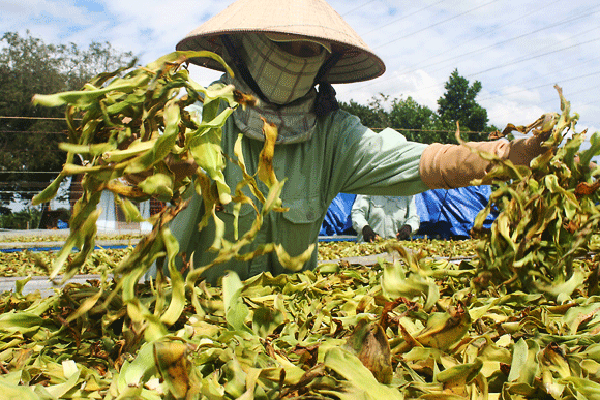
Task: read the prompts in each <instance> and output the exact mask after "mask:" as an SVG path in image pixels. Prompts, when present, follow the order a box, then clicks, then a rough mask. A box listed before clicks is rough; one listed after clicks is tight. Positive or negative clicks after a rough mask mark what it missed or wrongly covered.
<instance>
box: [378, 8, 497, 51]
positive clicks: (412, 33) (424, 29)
mask: <svg viewBox="0 0 600 400" xmlns="http://www.w3.org/2000/svg"><path fill="white" fill-rule="evenodd" d="M497 1H499V0H492V1H489V2H487V3H485V4H482V5H479V6H477V7H473V8H470V9H468V10H467V11H463V12H461V13H458V14H456V15H454V16H452V17H450V18H448V19H445V20H443V21H439V22H436V23H435V24H432V25H429V26H426V27H425V28H422V29H419V30H417V31H414V32H411V33H408V34H406V35H404V36H400V37H399V38H395V39H392V40H389V41H387V42H385V43H383V44H381V45H379V46H377V47H375V50H377V49H380V48H382V47H384V46H387V45H388V44H391V43H394V42H397V41H398V40H402V39H406V38H407V37H410V36H412V35H416V34H417V33H421V32H423V31H426V30H428V29H431V28H434V27H436V26H438V25H442V24H445V23H446V22H449V21H452V20H455V19H457V18H459V17H461V16H463V15H465V14H468V13H470V12H472V11H475V10H478V9H480V8H483V7H486V6H488V5H490V4H492V3H496V2H497Z"/></svg>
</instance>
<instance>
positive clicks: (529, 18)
mask: <svg viewBox="0 0 600 400" xmlns="http://www.w3.org/2000/svg"><path fill="white" fill-rule="evenodd" d="M231 2H232V1H231V0H218V1H217V0H178V1H170V0H143V1H141V0H98V1H91V0H89V1H75V0H0V26H1V27H2V31H3V32H7V31H16V32H20V33H21V34H25V32H26V30H29V31H30V32H31V34H32V35H33V36H36V37H39V38H42V39H43V40H44V41H45V42H47V43H68V42H75V43H78V44H79V45H81V46H87V44H89V43H90V41H91V40H96V41H109V42H110V43H111V44H112V45H113V47H115V48H117V49H119V50H122V51H132V52H133V53H134V54H136V55H138V56H140V57H141V61H142V63H148V62H150V61H153V60H154V59H156V58H157V57H159V56H161V55H163V54H166V53H169V52H171V51H173V50H174V47H175V44H176V43H177V42H178V41H179V40H180V39H181V38H183V37H184V36H185V35H186V34H187V33H188V32H189V31H191V30H192V29H194V28H196V27H197V26H199V25H200V24H202V23H203V22H204V21H206V20H207V19H208V18H210V17H211V16H212V15H214V14H215V13H216V12H218V11H220V10H222V9H223V8H225V7H226V6H227V5H229V4H230V3H231ZM329 4H330V5H331V6H332V7H333V8H335V9H336V10H337V11H338V12H339V13H340V14H341V15H342V16H343V18H344V19H345V20H346V21H347V22H348V23H349V24H350V25H351V26H352V27H353V28H354V29H355V30H356V31H357V33H358V34H359V35H360V36H361V37H362V38H363V40H364V41H365V42H366V43H367V44H368V45H369V46H370V47H371V49H372V50H373V51H374V52H375V53H376V54H378V55H379V56H380V57H381V58H382V59H383V60H384V62H385V63H386V66H387V71H386V73H385V74H384V75H383V76H382V77H380V78H378V79H377V80H374V81H370V82H365V83H356V84H350V85H337V86H336V90H337V92H338V98H339V99H341V100H350V99H354V100H356V101H358V102H361V103H367V102H368V100H369V99H370V98H371V97H372V96H374V95H378V94H379V93H383V94H385V95H389V96H390V97H391V98H407V97H408V96H412V97H413V98H414V99H415V100H417V101H418V102H419V103H420V104H424V105H427V106H428V107H430V108H431V109H432V110H437V99H438V98H439V97H440V96H442V95H443V93H444V83H445V82H446V81H447V80H448V77H449V76H450V73H451V72H452V71H453V70H454V69H455V68H456V69H458V72H459V74H461V75H462V76H464V77H465V78H467V79H468V80H469V81H470V82H474V81H475V80H478V81H480V82H481V83H482V86H483V89H482V91H481V92H480V94H479V96H478V98H477V100H478V101H479V103H480V104H482V105H483V106H484V107H485V108H486V110H487V111H488V116H489V119H490V123H493V124H495V125H497V126H499V127H501V128H502V127H504V126H505V125H506V124H508V123H513V124H518V125H521V124H528V123H530V122H533V121H534V120H535V119H537V118H538V117H539V116H540V115H541V114H543V113H545V112H552V111H559V100H558V95H557V93H556V90H555V89H553V86H554V85H555V84H559V85H560V86H561V87H562V88H563V90H564V93H565V96H566V97H567V99H568V100H570V101H571V103H572V110H573V111H575V112H577V113H578V114H579V115H580V117H581V118H580V122H579V124H578V128H579V130H581V129H584V128H589V130H590V131H591V132H594V131H597V130H600V95H599V93H600V62H599V61H600V3H598V2H597V1H591V0H572V1H564V0H547V1H545V2H540V1H538V0H478V1H476V0H424V1H419V2H415V1H404V0H402V1H387V0H330V1H329ZM192 76H193V78H194V79H196V80H197V81H199V82H201V83H205V84H206V83H209V81H212V80H213V79H215V78H216V76H217V74H216V73H214V72H211V71H208V70H204V69H202V68H199V67H197V68H196V69H193V70H192Z"/></svg>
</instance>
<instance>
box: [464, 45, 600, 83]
mask: <svg viewBox="0 0 600 400" xmlns="http://www.w3.org/2000/svg"><path fill="white" fill-rule="evenodd" d="M598 40H600V37H597V38H595V39H590V40H587V41H585V42H580V43H575V44H573V45H571V46H568V47H564V48H562V49H558V50H553V51H549V52H546V53H542V54H538V55H535V56H531V57H526V58H521V59H518V60H513V61H511V62H509V63H507V64H503V65H496V66H494V67H490V68H488V69H484V70H483V71H479V72H475V73H472V74H469V75H467V76H475V75H479V74H483V73H485V72H489V71H493V70H495V69H498V68H503V67H507V66H510V65H515V64H518V63H522V62H524V61H531V60H535V59H536V58H540V57H544V56H547V55H550V54H555V53H560V52H561V51H565V50H570V49H572V48H574V47H577V46H581V45H582V44H587V43H592V42H597V41H598Z"/></svg>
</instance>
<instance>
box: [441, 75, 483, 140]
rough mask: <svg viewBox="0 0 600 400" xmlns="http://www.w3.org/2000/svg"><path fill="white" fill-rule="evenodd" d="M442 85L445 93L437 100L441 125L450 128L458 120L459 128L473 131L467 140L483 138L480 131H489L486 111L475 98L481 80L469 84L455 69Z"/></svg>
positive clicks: (479, 88)
mask: <svg viewBox="0 0 600 400" xmlns="http://www.w3.org/2000/svg"><path fill="white" fill-rule="evenodd" d="M444 87H445V88H446V93H444V95H443V96H442V97H440V98H439V100H438V104H439V109H438V114H439V116H440V120H441V126H443V127H446V128H448V129H452V126H453V125H454V126H455V124H456V122H458V123H459V125H460V127H461V130H463V129H467V130H469V131H475V133H469V135H468V140H473V141H477V140H485V139H486V137H487V135H486V134H484V133H482V132H485V131H489V128H488V127H487V122H488V117H487V111H486V110H485V109H484V108H483V107H481V106H480V105H479V104H478V103H477V101H476V100H475V98H476V97H477V94H478V93H479V92H480V91H481V82H479V81H475V82H474V83H473V84H472V85H470V84H469V81H468V80H467V79H465V78H464V77H462V76H460V75H459V74H458V70H456V69H455V70H454V71H453V72H452V73H451V74H450V78H449V79H448V82H446V84H445V85H444Z"/></svg>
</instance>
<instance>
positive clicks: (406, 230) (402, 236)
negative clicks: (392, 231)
mask: <svg viewBox="0 0 600 400" xmlns="http://www.w3.org/2000/svg"><path fill="white" fill-rule="evenodd" d="M411 233H412V228H411V226H410V225H408V224H404V225H402V226H401V227H400V229H398V233H397V234H396V238H397V239H398V240H407V239H408V238H410V234H411Z"/></svg>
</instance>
